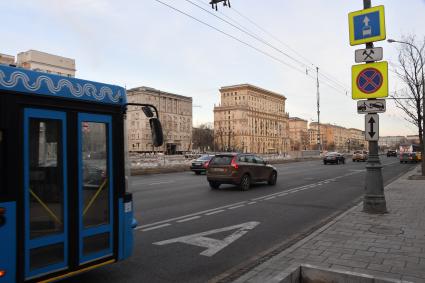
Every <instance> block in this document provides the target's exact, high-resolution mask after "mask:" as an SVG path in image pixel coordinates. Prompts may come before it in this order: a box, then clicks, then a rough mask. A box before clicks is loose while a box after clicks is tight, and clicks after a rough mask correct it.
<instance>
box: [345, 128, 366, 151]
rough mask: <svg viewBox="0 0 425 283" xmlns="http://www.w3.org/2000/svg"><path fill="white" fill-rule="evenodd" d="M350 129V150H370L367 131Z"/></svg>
mask: <svg viewBox="0 0 425 283" xmlns="http://www.w3.org/2000/svg"><path fill="white" fill-rule="evenodd" d="M348 131H350V144H349V149H350V150H360V149H364V150H368V149H369V143H368V142H367V141H366V140H365V132H364V131H362V130H359V129H355V128H349V129H348Z"/></svg>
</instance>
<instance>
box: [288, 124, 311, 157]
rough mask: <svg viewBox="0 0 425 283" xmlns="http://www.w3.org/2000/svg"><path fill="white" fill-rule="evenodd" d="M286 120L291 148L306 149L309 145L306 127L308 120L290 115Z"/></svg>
mask: <svg viewBox="0 0 425 283" xmlns="http://www.w3.org/2000/svg"><path fill="white" fill-rule="evenodd" d="M288 122H289V124H288V126H289V139H290V141H291V150H306V149H308V148H309V145H310V141H309V136H308V127H307V126H308V121H307V120H304V119H301V118H298V117H290V118H289V120H288Z"/></svg>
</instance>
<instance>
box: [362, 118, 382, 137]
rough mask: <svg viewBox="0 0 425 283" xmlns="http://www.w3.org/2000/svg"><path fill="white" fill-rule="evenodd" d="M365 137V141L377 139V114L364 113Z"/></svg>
mask: <svg viewBox="0 0 425 283" xmlns="http://www.w3.org/2000/svg"><path fill="white" fill-rule="evenodd" d="M365 124H366V125H365V137H366V140H367V141H377V140H379V115H378V114H367V115H365Z"/></svg>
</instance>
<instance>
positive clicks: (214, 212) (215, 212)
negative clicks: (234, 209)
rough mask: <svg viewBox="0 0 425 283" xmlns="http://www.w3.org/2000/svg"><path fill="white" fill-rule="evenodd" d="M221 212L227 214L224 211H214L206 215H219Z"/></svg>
mask: <svg viewBox="0 0 425 283" xmlns="http://www.w3.org/2000/svg"><path fill="white" fill-rule="evenodd" d="M221 212H225V210H224V209H221V210H216V211H213V212H209V213H205V215H213V214H217V213H221Z"/></svg>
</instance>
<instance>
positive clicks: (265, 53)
mask: <svg viewBox="0 0 425 283" xmlns="http://www.w3.org/2000/svg"><path fill="white" fill-rule="evenodd" d="M154 1H156V2H158V3H160V4H162V5H164V6H167V7H168V8H170V9H172V10H174V11H176V12H179V13H180V14H182V15H185V16H187V17H189V18H191V19H193V20H195V21H197V22H199V23H201V24H203V25H205V26H207V27H209V28H212V29H214V30H215V31H217V32H219V33H221V34H224V35H226V36H228V37H230V38H232V39H233V40H236V41H238V42H239V43H242V44H244V45H246V46H248V47H249V48H251V49H254V50H255V51H257V52H259V53H262V54H263V55H266V56H267V57H270V58H272V59H273V60H275V61H277V62H279V63H281V64H283V65H285V66H287V67H289V68H291V69H294V70H296V71H298V72H300V73H302V74H304V71H303V70H300V69H298V68H297V67H295V66H293V65H291V64H289V63H287V62H285V61H283V60H281V59H279V58H277V57H276V56H273V55H272V54H270V53H268V52H266V51H264V50H261V49H260V48H257V47H255V46H253V45H251V44H249V43H248V42H246V41H243V40H241V39H239V38H237V37H236V36H233V35H231V34H229V33H227V32H225V31H223V30H221V29H219V28H216V27H215V26H213V25H210V24H208V23H207V22H204V21H202V20H200V19H198V18H196V17H194V16H192V15H190V14H188V13H186V12H184V11H182V10H180V9H177V8H176V7H174V6H172V5H169V4H167V3H165V2H162V1H161V0H154Z"/></svg>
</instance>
